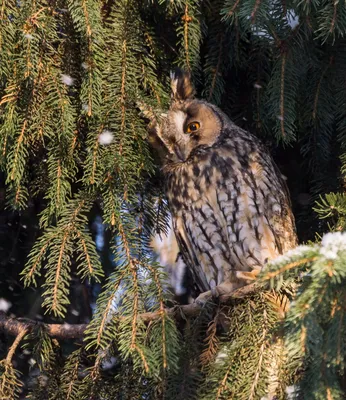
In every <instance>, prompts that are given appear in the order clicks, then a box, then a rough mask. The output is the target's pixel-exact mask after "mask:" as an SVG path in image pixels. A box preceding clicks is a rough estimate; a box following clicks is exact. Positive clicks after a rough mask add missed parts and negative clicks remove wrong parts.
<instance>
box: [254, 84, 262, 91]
mask: <svg viewBox="0 0 346 400" xmlns="http://www.w3.org/2000/svg"><path fill="white" fill-rule="evenodd" d="M253 87H254V88H255V89H258V90H259V89H262V86H261V85H259V84H258V83H255V84H254V85H253Z"/></svg>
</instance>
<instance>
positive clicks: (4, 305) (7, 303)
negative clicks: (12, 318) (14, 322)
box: [0, 298, 12, 312]
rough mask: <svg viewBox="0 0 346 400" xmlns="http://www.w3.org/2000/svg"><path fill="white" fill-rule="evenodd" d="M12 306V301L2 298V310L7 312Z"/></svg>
mask: <svg viewBox="0 0 346 400" xmlns="http://www.w3.org/2000/svg"><path fill="white" fill-rule="evenodd" d="M11 307H12V303H11V302H10V301H8V300H6V299H3V298H1V299H0V311H4V312H7V311H8V310H9V309H10V308H11Z"/></svg>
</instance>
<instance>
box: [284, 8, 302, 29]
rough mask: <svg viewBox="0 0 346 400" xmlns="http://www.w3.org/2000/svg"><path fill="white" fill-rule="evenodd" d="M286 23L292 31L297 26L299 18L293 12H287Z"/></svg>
mask: <svg viewBox="0 0 346 400" xmlns="http://www.w3.org/2000/svg"><path fill="white" fill-rule="evenodd" d="M287 23H288V25H289V26H290V27H291V29H292V30H293V29H294V28H296V27H297V26H298V25H299V16H298V15H296V14H295V12H294V10H288V11H287Z"/></svg>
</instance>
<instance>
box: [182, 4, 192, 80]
mask: <svg viewBox="0 0 346 400" xmlns="http://www.w3.org/2000/svg"><path fill="white" fill-rule="evenodd" d="M188 10H189V7H188V3H187V2H186V4H185V13H184V15H183V17H182V20H183V21H184V51H185V59H186V66H187V70H188V71H189V72H191V67H190V56H189V39H188V38H189V23H190V22H191V21H192V18H191V17H190V16H189V13H188Z"/></svg>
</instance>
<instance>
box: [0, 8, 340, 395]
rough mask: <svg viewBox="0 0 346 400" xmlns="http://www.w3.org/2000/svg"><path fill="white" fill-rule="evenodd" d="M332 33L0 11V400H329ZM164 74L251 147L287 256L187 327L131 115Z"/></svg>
mask: <svg viewBox="0 0 346 400" xmlns="http://www.w3.org/2000/svg"><path fill="white" fill-rule="evenodd" d="M345 34H346V6H345V4H344V2H339V1H317V0H310V1H305V2H302V1H295V0H291V1H277V0H270V1H269V0H243V1H240V0H214V1H211V0H104V1H103V0H25V1H17V0H0V151H1V153H0V154H1V155H0V165H1V173H0V174H1V175H0V176H1V192H0V193H1V196H0V201H1V205H2V207H1V220H0V227H1V237H2V239H1V245H0V251H1V264H0V309H1V310H2V311H7V314H5V313H1V314H0V331H1V333H0V335H1V336H0V343H1V346H0V353H1V354H0V358H1V361H0V399H17V398H28V399H70V400H72V399H76V400H79V399H118V398H119V399H261V398H265V396H267V395H268V392H270V391H271V390H272V389H273V388H274V389H273V390H275V392H276V395H277V398H287V397H288V393H289V392H292V391H293V392H294V393H295V395H297V396H300V398H303V399H333V400H334V399H342V398H344V396H345V382H344V379H343V371H344V360H345V355H346V342H345V339H346V318H345V315H346V313H345V310H346V304H345V299H346V289H345V287H346V285H345V282H346V234H345V233H343V231H344V230H345V227H346V197H345V193H344V174H345V170H346V152H345V151H346V122H345V121H346V108H345V104H346V77H345V70H346V52H345V48H346V47H345V45H346V42H345V39H344V35H345ZM175 66H179V67H182V68H184V69H186V70H187V71H189V72H190V73H191V75H192V77H193V80H194V83H195V86H196V89H197V94H198V97H201V98H205V99H207V100H208V101H210V102H212V103H214V104H216V105H218V106H220V107H221V108H222V109H223V110H224V111H225V112H226V113H227V114H228V115H229V116H230V117H231V119H232V120H233V121H234V122H235V123H236V124H238V125H240V126H242V127H243V128H245V129H247V130H249V131H251V132H253V133H255V134H256V135H257V136H258V137H260V138H261V139H262V141H264V142H265V143H266V145H267V146H268V147H269V148H270V150H271V152H272V154H273V156H274V158H275V160H276V162H277V164H278V165H279V167H280V169H281V171H282V173H283V174H284V175H285V176H286V177H287V183H288V186H289V188H290V191H291V197H292V203H293V210H294V213H295V216H296V222H297V229H298V234H299V238H300V242H301V243H302V245H300V246H299V247H298V248H297V249H295V250H292V251H291V252H289V253H287V254H286V255H283V256H281V257H279V258H278V259H277V260H275V261H273V262H272V263H271V264H270V265H268V267H267V268H266V269H265V270H264V271H263V272H262V274H261V276H260V278H259V280H258V282H257V283H256V284H255V285H254V286H253V287H251V288H248V290H247V291H246V290H245V291H240V292H237V293H234V294H230V296H229V297H228V298H227V299H226V300H227V301H228V302H227V305H225V304H224V301H223V300H220V303H219V304H218V305H212V304H211V305H210V307H205V308H203V309H201V308H200V307H199V306H198V305H196V304H190V305H185V306H182V307H173V301H172V295H171V293H170V292H169V290H168V288H167V286H168V285H167V276H166V274H165V273H164V272H163V269H162V268H160V266H159V265H158V264H157V263H156V262H155V261H154V257H153V253H152V251H151V248H150V240H151V237H152V235H153V234H154V233H156V232H160V233H161V234H164V233H165V232H166V231H167V225H168V215H167V206H166V202H165V199H164V195H163V181H162V176H161V174H160V170H159V167H158V166H157V162H156V160H155V156H154V154H153V153H152V151H151V149H150V146H149V144H148V142H147V121H146V120H145V118H144V117H143V115H142V114H141V111H140V109H139V104H145V105H146V106H147V107H150V109H151V110H152V111H153V112H155V113H159V112H161V111H162V110H165V109H167V107H168V103H169V88H168V86H169V81H168V79H169V73H170V71H171V70H172V69H173V68H174V67H175ZM100 221H101V222H100ZM225 321H227V323H225ZM225 325H226V326H227V327H228V328H227V329H224V326H225Z"/></svg>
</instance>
